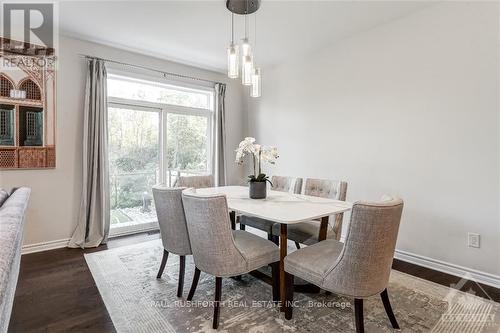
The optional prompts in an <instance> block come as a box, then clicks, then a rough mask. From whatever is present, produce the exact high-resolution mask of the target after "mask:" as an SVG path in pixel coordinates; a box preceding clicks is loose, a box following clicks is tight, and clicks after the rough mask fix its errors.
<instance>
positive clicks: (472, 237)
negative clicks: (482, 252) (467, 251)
mask: <svg viewBox="0 0 500 333" xmlns="http://www.w3.org/2000/svg"><path fill="white" fill-rule="evenodd" d="M467 245H468V246H469V247H475V248H480V247H481V235H479V234H474V233H472V232H469V233H468V234H467Z"/></svg>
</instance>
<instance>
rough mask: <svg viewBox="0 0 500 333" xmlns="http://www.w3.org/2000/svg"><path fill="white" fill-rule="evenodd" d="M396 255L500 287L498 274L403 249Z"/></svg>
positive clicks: (419, 264) (405, 259)
mask: <svg viewBox="0 0 500 333" xmlns="http://www.w3.org/2000/svg"><path fill="white" fill-rule="evenodd" d="M394 257H395V258H396V259H399V260H402V261H406V262H409V263H412V264H415V265H418V266H423V267H427V268H430V269H433V270H435V271H439V272H443V273H448V274H451V275H454V276H458V277H460V278H465V279H467V280H472V281H476V282H479V283H483V284H486V285H488V286H492V287H495V288H500V276H498V275H494V274H490V273H486V272H482V271H478V270H475V269H472V268H467V267H463V266H459V265H455V264H451V263H448V262H445V261H441V260H437V259H432V258H429V257H425V256H421V255H418V254H415V253H411V252H406V251H402V250H396V254H395V256H394Z"/></svg>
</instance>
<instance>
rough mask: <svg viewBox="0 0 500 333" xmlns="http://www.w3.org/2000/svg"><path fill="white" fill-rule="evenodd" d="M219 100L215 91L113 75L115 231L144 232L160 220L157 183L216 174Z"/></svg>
mask: <svg viewBox="0 0 500 333" xmlns="http://www.w3.org/2000/svg"><path fill="white" fill-rule="evenodd" d="M213 98H214V92H213V89H206V88H203V89H199V90H196V89H193V88H191V87H190V88H185V87H181V86H179V87H176V86H173V85H171V84H165V83H162V82H155V81H147V80H143V79H140V80H139V79H134V78H130V77H126V76H121V75H113V74H111V75H109V76H108V103H109V104H108V132H109V174H110V192H109V193H110V201H111V224H112V227H113V229H115V231H116V230H117V229H124V230H128V229H131V227H132V229H133V230H138V231H140V230H143V229H144V228H146V227H151V226H153V225H155V224H156V223H157V219H156V214H155V210H154V202H153V200H152V191H151V188H152V186H153V185H155V184H159V183H162V184H165V185H167V186H171V185H173V183H174V182H175V179H176V178H177V177H178V176H179V175H190V174H193V175H194V174H207V173H211V172H212V168H211V161H212V156H211V147H210V145H211V134H212V123H213V121H212V117H213ZM137 225H142V229H141V228H138V227H137ZM113 229H112V231H113ZM120 233H121V232H120Z"/></svg>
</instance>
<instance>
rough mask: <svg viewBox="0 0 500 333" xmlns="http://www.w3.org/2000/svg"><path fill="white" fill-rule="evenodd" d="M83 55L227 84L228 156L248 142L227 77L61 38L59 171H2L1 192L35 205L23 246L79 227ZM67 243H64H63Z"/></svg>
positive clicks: (238, 94)
mask: <svg viewBox="0 0 500 333" xmlns="http://www.w3.org/2000/svg"><path fill="white" fill-rule="evenodd" d="M79 54H87V55H93V56H98V57H102V58H106V59H112V60H117V61H122V62H126V63H131V64H137V65H143V66H147V67H152V68H157V69H160V70H164V71H170V72H174V73H179V74H185V75H191V76H195V77H200V78H204V79H210V80H217V81H220V82H226V83H228V85H227V90H226V109H227V110H226V126H227V130H228V136H227V146H228V147H227V154H229V157H228V159H229V161H231V160H232V156H233V147H235V146H236V145H237V143H238V142H239V141H240V140H241V137H242V136H244V128H243V124H244V121H243V114H244V108H243V103H242V102H243V100H242V89H241V85H240V84H237V82H235V81H229V80H227V79H226V77H225V75H223V74H220V73H215V72H210V71H206V70H202V69H197V68H194V67H189V66H184V65H180V64H175V63H172V62H168V61H163V60H160V59H156V58H151V57H147V56H143V55H139V54H135V53H130V52H126V51H123V50H119V49H114V48H109V47H106V46H103V45H98V44H93V43H88V42H83V41H80V40H75V39H70V38H65V37H62V38H61V39H60V48H59V62H58V65H59V68H58V73H57V75H58V77H57V80H58V84H57V86H58V90H57V94H58V96H57V135H56V140H57V142H56V145H57V146H56V149H57V150H56V154H57V168H56V169H54V170H36V171H33V170H19V171H17V170H16V171H10V170H9V171H0V187H2V188H7V189H9V188H11V187H18V186H29V187H31V188H32V196H31V202H30V206H29V210H28V216H27V221H26V228H25V239H24V243H25V244H36V243H45V242H51V241H57V240H65V239H68V238H69V237H70V236H71V235H72V233H73V230H74V228H75V226H76V222H77V221H76V219H77V215H78V210H79V203H80V195H81V188H82V179H81V178H82V167H81V166H82V149H81V145H82V131H83V125H82V124H83V95H84V86H85V75H86V66H85V60H84V59H83V58H82V57H80V56H79ZM228 169H229V170H228V178H229V181H230V182H232V183H234V182H238V181H239V179H241V177H242V170H241V169H239V168H237V167H235V166H234V164H233V163H231V162H228ZM63 243H64V242H63Z"/></svg>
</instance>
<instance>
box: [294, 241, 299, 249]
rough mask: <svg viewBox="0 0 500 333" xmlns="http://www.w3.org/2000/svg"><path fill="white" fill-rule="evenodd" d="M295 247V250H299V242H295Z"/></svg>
mask: <svg viewBox="0 0 500 333" xmlns="http://www.w3.org/2000/svg"><path fill="white" fill-rule="evenodd" d="M295 247H296V248H297V250H300V243H299V242H295Z"/></svg>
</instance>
